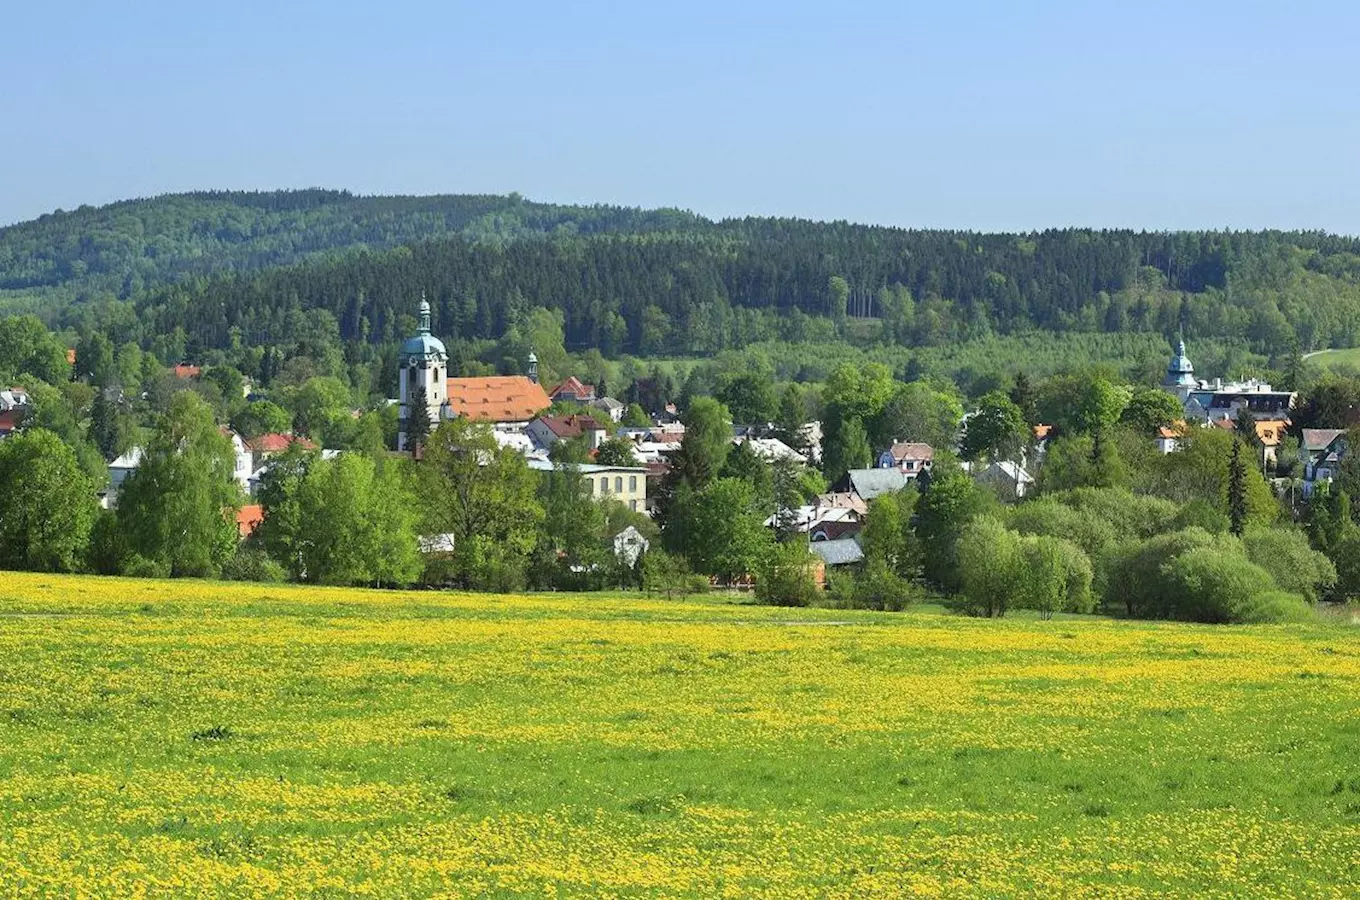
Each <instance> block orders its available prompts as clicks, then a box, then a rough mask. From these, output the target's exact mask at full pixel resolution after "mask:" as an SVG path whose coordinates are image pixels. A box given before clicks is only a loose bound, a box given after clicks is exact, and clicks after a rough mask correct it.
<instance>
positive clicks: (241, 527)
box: [236, 503, 264, 541]
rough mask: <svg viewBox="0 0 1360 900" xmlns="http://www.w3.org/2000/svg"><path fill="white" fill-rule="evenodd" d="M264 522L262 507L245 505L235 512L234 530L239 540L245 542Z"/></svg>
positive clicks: (252, 504)
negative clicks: (238, 535) (239, 537)
mask: <svg viewBox="0 0 1360 900" xmlns="http://www.w3.org/2000/svg"><path fill="white" fill-rule="evenodd" d="M263 521H264V507H263V506H261V505H260V504H258V503H247V504H246V505H245V506H242V507H241V508H240V509H238V510H237V511H236V530H237V533H239V534H240V536H241V540H243V541H244V540H245V539H246V538H248V537H250V536H251V535H252V534H254V533H255V529H256V528H259V527H260V523H261V522H263Z"/></svg>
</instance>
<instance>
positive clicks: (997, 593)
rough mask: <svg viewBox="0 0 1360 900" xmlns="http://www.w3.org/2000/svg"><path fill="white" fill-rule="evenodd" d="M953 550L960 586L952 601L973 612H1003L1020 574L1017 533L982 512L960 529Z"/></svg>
mask: <svg viewBox="0 0 1360 900" xmlns="http://www.w3.org/2000/svg"><path fill="white" fill-rule="evenodd" d="M956 553H957V557H958V565H959V577H960V579H961V581H962V582H963V589H962V591H961V592H960V594H959V596H958V597H957V598H956V599H955V601H954V603H953V605H954V606H955V607H957V608H958V609H961V610H962V611H964V612H966V613H968V614H969V615H973V616H987V617H989V618H990V617H993V616H996V617H1000V616H1004V615H1005V614H1006V609H1007V608H1008V607H1009V606H1010V605H1011V602H1012V600H1013V599H1014V597H1015V591H1016V585H1017V584H1018V581H1019V578H1020V571H1021V565H1022V564H1021V559H1020V536H1019V535H1017V534H1016V533H1015V532H1014V531H1010V530H1008V529H1007V528H1006V526H1004V525H1002V524H1001V522H1000V521H999V520H997V519H995V518H993V517H991V516H984V517H982V518H980V519H978V520H976V521H975V522H973V523H972V524H970V525H969V526H968V527H967V528H966V529H965V530H964V532H963V534H962V535H961V536H960V537H959V541H958V547H957V550H956Z"/></svg>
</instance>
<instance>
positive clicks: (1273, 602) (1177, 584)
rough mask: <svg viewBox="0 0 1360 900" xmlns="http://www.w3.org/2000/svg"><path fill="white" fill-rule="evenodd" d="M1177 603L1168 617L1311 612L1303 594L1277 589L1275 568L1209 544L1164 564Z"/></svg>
mask: <svg viewBox="0 0 1360 900" xmlns="http://www.w3.org/2000/svg"><path fill="white" fill-rule="evenodd" d="M1163 571H1164V576H1163V580H1164V582H1165V584H1166V586H1167V587H1168V588H1169V589H1170V590H1171V591H1173V595H1172V596H1174V597H1175V598H1176V600H1175V605H1174V606H1173V608H1172V609H1171V610H1170V612H1171V615H1170V616H1168V618H1175V619H1184V620H1188V621H1191V622H1207V623H1210V624H1215V623H1225V622H1242V623H1252V622H1289V621H1301V620H1303V619H1305V618H1306V617H1307V616H1308V612H1309V610H1308V605H1307V604H1306V603H1305V602H1304V600H1303V598H1302V597H1300V596H1298V595H1297V594H1290V593H1288V592H1285V591H1280V590H1278V589H1276V587H1275V582H1274V581H1273V580H1272V579H1271V577H1270V573H1269V572H1267V571H1266V570H1265V569H1263V568H1261V567H1260V566H1258V565H1255V564H1254V563H1252V562H1250V561H1249V560H1248V559H1247V558H1246V557H1245V556H1244V555H1242V553H1241V552H1240V551H1239V552H1237V553H1230V552H1223V551H1222V550H1221V549H1219V548H1210V547H1203V548H1198V549H1194V550H1189V551H1187V552H1185V553H1182V554H1180V555H1179V556H1177V557H1175V558H1174V559H1171V560H1169V561H1167V562H1166V563H1164V564H1163Z"/></svg>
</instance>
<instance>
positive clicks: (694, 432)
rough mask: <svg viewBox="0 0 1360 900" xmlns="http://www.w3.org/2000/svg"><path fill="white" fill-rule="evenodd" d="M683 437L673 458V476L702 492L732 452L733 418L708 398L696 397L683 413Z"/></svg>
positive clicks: (723, 407)
mask: <svg viewBox="0 0 1360 900" xmlns="http://www.w3.org/2000/svg"><path fill="white" fill-rule="evenodd" d="M684 422H685V437H684V439H683V440H682V441H681V443H680V452H679V453H678V454H676V458H675V464H674V466H675V467H674V473H675V475H676V477H677V478H679V479H681V480H683V481H684V482H685V483H686V484H688V485H689V486H690V487H692V488H694V489H696V490H701V489H703V488H704V487H706V486H708V485H709V484H710V483H711V482H712V481H713V479H715V478H717V477H718V473H719V472H721V471H722V467H723V464H724V463H725V462H726V461H727V454H728V453H729V452H730V451H731V449H732V417H731V416H730V415H728V412H727V407H725V406H723V405H722V404H721V403H719V402H718V401H717V400H714V399H712V398H711V397H697V398H695V400H694V402H693V403H692V404H690V407H689V409H688V410H687V411H686V412H685V418H684Z"/></svg>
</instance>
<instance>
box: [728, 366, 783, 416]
mask: <svg viewBox="0 0 1360 900" xmlns="http://www.w3.org/2000/svg"><path fill="white" fill-rule="evenodd" d="M714 396H715V397H716V398H717V399H718V400H720V401H722V403H723V404H724V405H725V406H726V407H727V408H728V410H729V412H730V413H731V416H732V421H733V422H737V423H740V424H742V425H765V424H768V423H771V422H773V421H774V420H775V418H776V417H777V416H778V415H779V399H778V398H777V397H776V396H775V392H774V376H773V374H772V373H770V372H740V373H737V374H735V375H731V376H728V377H725V378H723V379H721V381H720V382H719V384H718V386H717V390H716V391H715V392H714Z"/></svg>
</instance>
